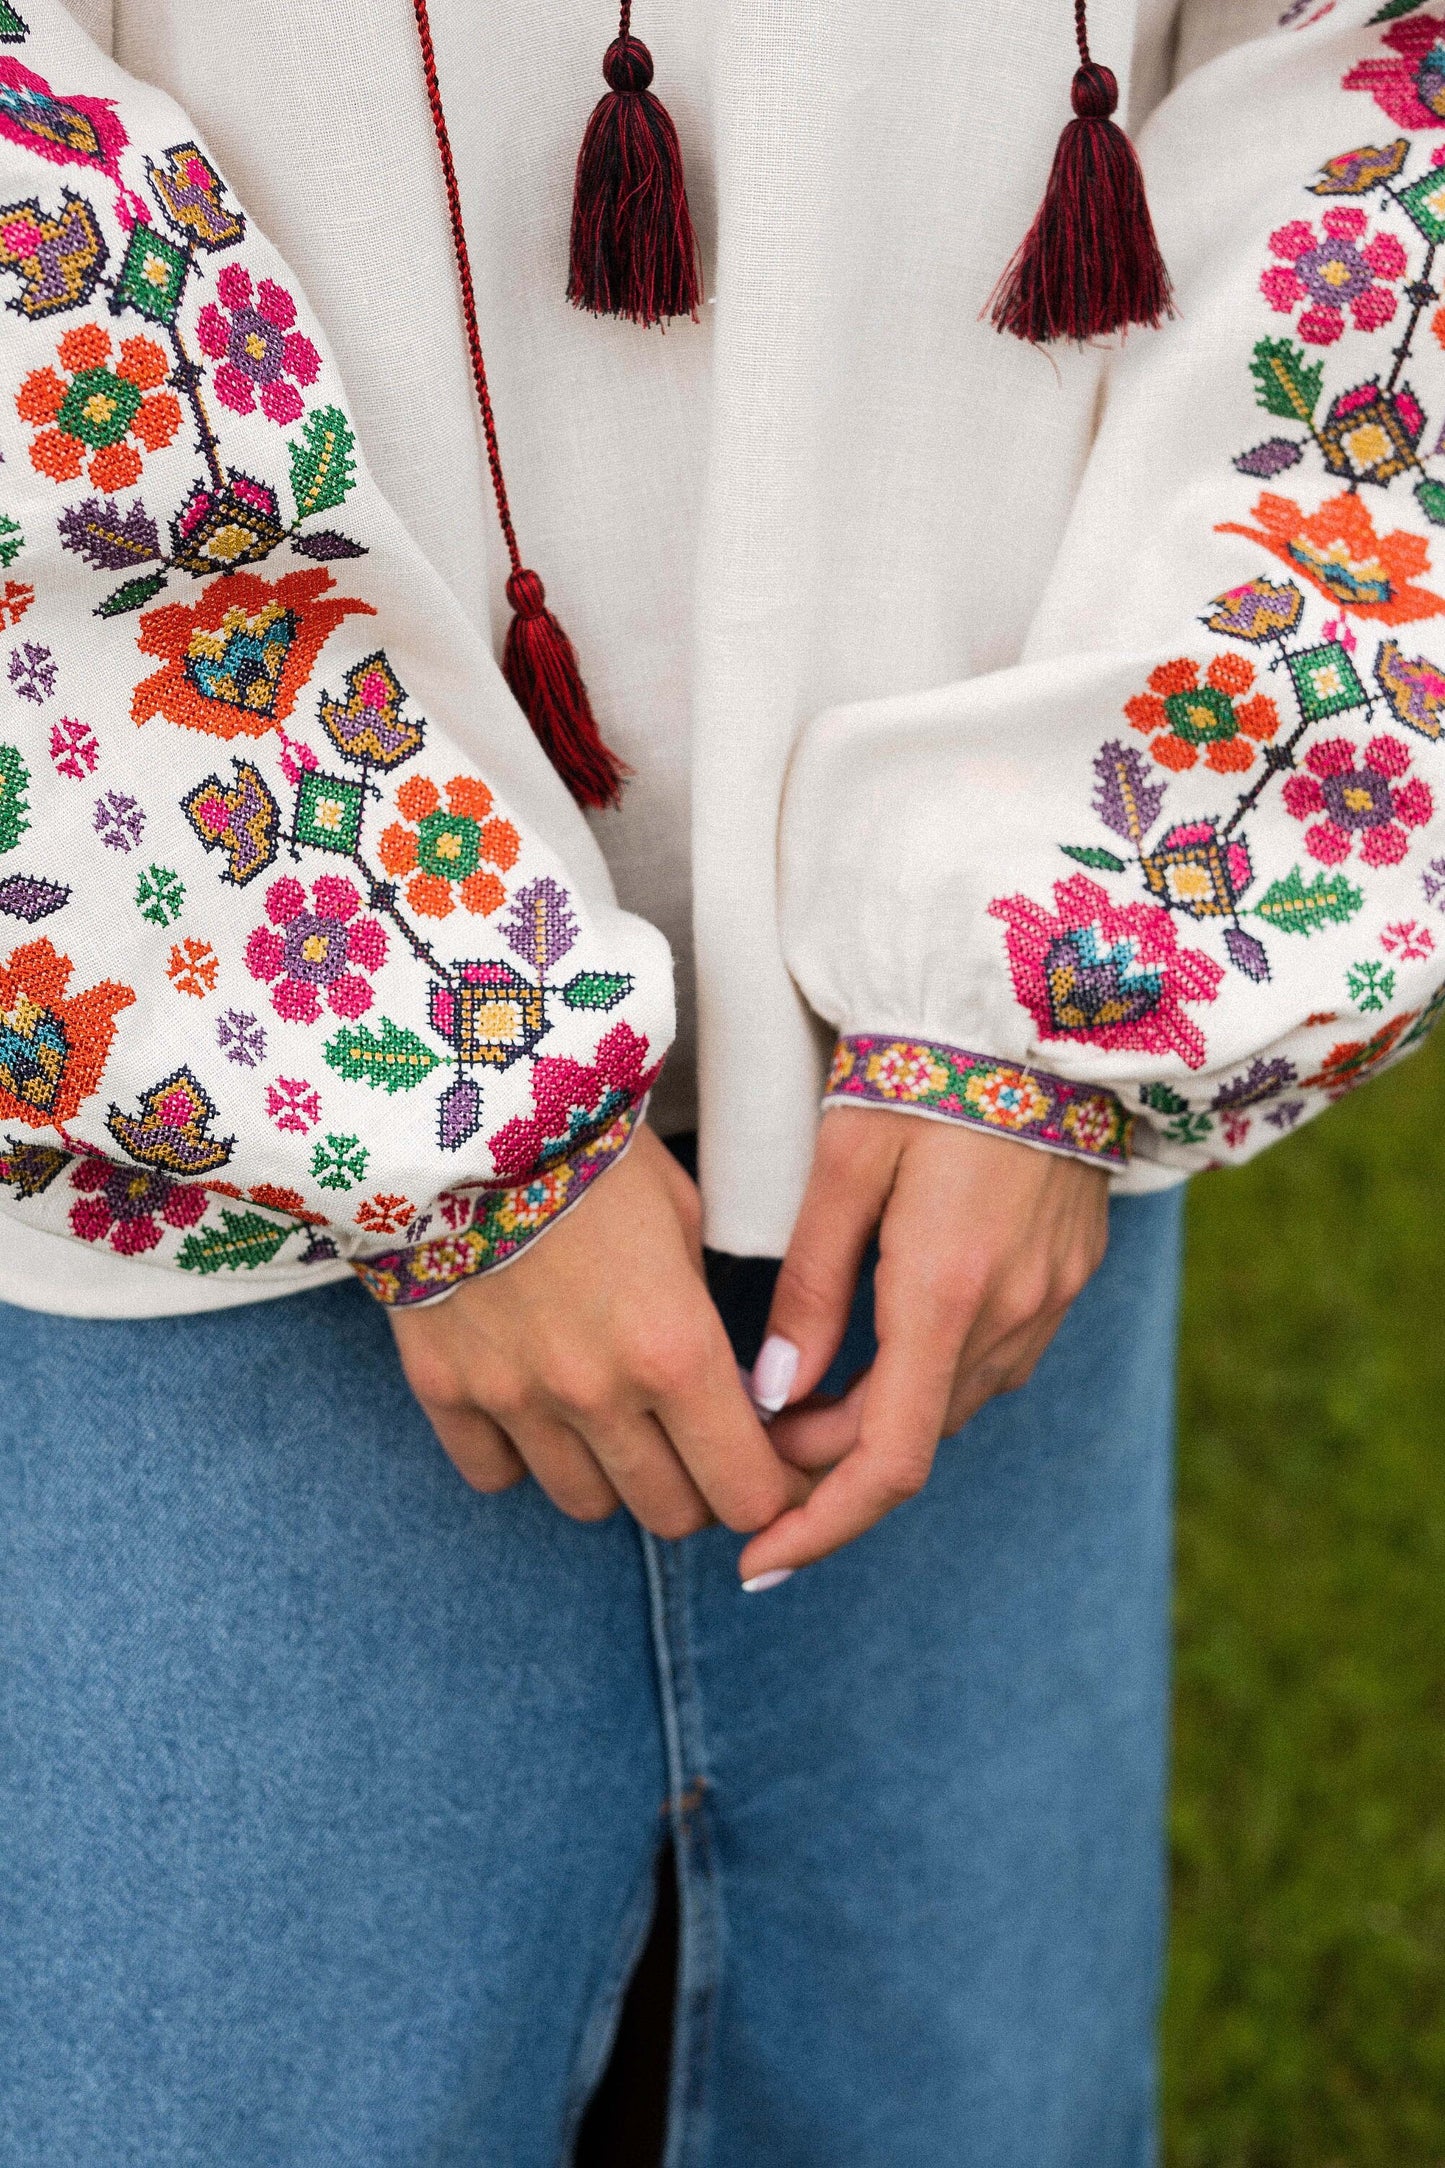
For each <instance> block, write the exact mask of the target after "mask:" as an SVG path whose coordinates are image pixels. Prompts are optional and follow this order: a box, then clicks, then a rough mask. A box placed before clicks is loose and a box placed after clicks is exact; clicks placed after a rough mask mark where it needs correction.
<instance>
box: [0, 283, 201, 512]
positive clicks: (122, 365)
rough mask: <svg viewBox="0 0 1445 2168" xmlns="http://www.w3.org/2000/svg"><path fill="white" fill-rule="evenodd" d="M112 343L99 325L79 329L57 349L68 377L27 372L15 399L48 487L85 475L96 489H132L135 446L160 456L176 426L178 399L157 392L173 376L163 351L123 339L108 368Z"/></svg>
mask: <svg viewBox="0 0 1445 2168" xmlns="http://www.w3.org/2000/svg"><path fill="white" fill-rule="evenodd" d="M113 346H114V342H113V341H112V339H111V336H110V333H109V332H108V331H106V330H104V329H102V327H101V326H100V325H99V324H77V326H76V327H75V329H74V330H73V331H67V332H66V334H65V337H64V338H63V339H62V340H61V342H60V344H59V346H58V347H57V348H56V356H57V358H58V360H59V362H60V364H61V368H62V369H64V371H65V374H64V375H63V376H62V375H61V373H60V370H59V369H32V370H31V372H30V374H29V376H27V377H26V379H25V381H24V383H23V384H22V385H21V387H20V390H19V392H18V393H17V395H16V399H15V409H16V412H17V413H18V414H19V416H20V418H21V420H22V421H26V422H29V423H31V424H32V426H33V427H35V428H37V429H38V430H39V432H40V433H39V435H38V436H37V437H36V438H35V439H34V441H33V442H32V444H31V446H30V463H31V465H32V466H33V467H35V468H37V469H38V471H39V472H40V473H41V474H48V475H49V476H50V479H51V481H52V482H73V481H74V480H75V479H76V477H77V476H78V475H79V474H81V473H82V472H85V473H88V474H89V476H90V479H91V481H92V482H94V484H95V486H96V488H97V489H103V490H105V491H107V492H108V493H110V494H114V492H115V491H116V490H118V489H129V488H130V486H131V484H132V483H133V482H138V481H139V480H140V476H141V469H142V467H143V466H144V464H145V462H144V460H143V459H142V458H141V455H140V453H139V452H138V451H137V450H136V444H137V443H139V444H142V445H144V447H145V449H146V450H147V451H148V452H158V451H159V450H160V449H161V447H162V445H165V444H169V443H170V441H171V439H172V437H173V436H174V435H175V433H176V431H177V430H178V429H179V428H180V426H181V403H180V401H179V399H177V397H176V395H175V393H174V392H171V391H160V390H158V389H157V387H158V386H159V385H161V384H164V382H165V381H166V378H167V376H168V375H169V373H170V364H169V362H168V361H167V359H166V353H165V349H164V347H161V346H157V344H156V342H155V340H154V339H142V338H134V339H122V340H121V342H120V359H119V361H117V362H115V363H114V364H112V361H111V355H112V352H113ZM131 439H134V440H135V442H132V441H131Z"/></svg>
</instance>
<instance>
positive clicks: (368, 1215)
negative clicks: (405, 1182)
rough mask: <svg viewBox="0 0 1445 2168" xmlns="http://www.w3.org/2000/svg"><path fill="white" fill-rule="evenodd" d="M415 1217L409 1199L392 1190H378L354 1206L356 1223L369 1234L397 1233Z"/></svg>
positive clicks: (414, 1207)
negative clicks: (372, 1195)
mask: <svg viewBox="0 0 1445 2168" xmlns="http://www.w3.org/2000/svg"><path fill="white" fill-rule="evenodd" d="M415 1218H416V1206H415V1205H414V1204H413V1203H412V1202H411V1199H410V1198H409V1197H403V1196H401V1195H399V1194H398V1193H397V1192H396V1191H394V1190H378V1192H377V1194H376V1195H375V1196H374V1197H367V1198H365V1199H363V1201H362V1202H361V1203H360V1204H359V1205H358V1206H357V1207H356V1224H357V1226H358V1227H364V1228H365V1229H366V1232H367V1233H368V1234H369V1235H399V1234H400V1233H401V1232H402V1230H403V1229H404V1228H405V1227H408V1226H409V1225H410V1224H411V1222H412V1221H413V1220H414V1219H415Z"/></svg>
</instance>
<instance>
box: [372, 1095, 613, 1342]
mask: <svg viewBox="0 0 1445 2168" xmlns="http://www.w3.org/2000/svg"><path fill="white" fill-rule="evenodd" d="M646 1108H647V1102H646V1100H645V1099H644V1100H642V1101H640V1102H639V1103H638V1104H637V1105H636V1106H631V1107H628V1108H627V1109H626V1111H625V1112H624V1113H622V1114H620V1115H619V1116H618V1117H617V1119H616V1120H615V1121H614V1122H612V1123H611V1124H610V1126H609V1127H608V1128H606V1129H604V1130H603V1131H602V1133H601V1135H600V1136H597V1137H593V1138H592V1139H591V1141H590V1142H589V1143H587V1144H585V1145H584V1146H583V1147H582V1149H581V1151H579V1152H574V1153H573V1155H572V1157H571V1158H570V1159H560V1160H558V1161H557V1162H556V1164H555V1165H554V1166H551V1167H547V1168H544V1169H540V1170H539V1171H538V1172H536V1173H535V1174H533V1175H532V1176H531V1177H530V1178H529V1179H528V1180H527V1181H525V1182H520V1183H518V1184H517V1185H516V1187H515V1188H512V1189H484V1190H479V1191H477V1192H475V1193H472V1194H469V1195H460V1196H458V1197H457V1198H456V1200H455V1205H454V1209H455V1208H457V1207H460V1208H462V1209H463V1210H464V1211H465V1214H466V1218H465V1220H464V1222H463V1224H461V1225H459V1226H457V1227H455V1228H454V1229H453V1230H452V1232H450V1233H448V1234H444V1235H437V1236H435V1237H433V1239H432V1240H431V1241H429V1242H415V1243H413V1244H412V1245H411V1246H410V1248H408V1249H399V1250H387V1251H385V1252H383V1253H382V1254H381V1255H380V1256H377V1257H366V1258H354V1259H353V1260H352V1265H351V1269H352V1271H353V1272H354V1273H355V1274H356V1276H357V1278H358V1279H359V1280H360V1282H361V1284H362V1286H363V1287H364V1288H365V1289H366V1291H367V1293H368V1294H371V1295H374V1296H375V1297H376V1300H377V1301H378V1302H380V1303H383V1304H384V1305H385V1306H386V1308H387V1309H389V1310H399V1309H407V1310H414V1309H418V1308H420V1307H421V1306H422V1305H423V1304H426V1303H433V1302H440V1301H442V1300H443V1299H444V1298H445V1297H446V1296H448V1295H453V1294H455V1293H456V1291H457V1289H458V1288H459V1287H460V1286H461V1284H462V1282H463V1281H464V1280H471V1279H475V1278H476V1276H477V1274H478V1273H481V1272H494V1271H495V1270H496V1269H497V1267H498V1266H500V1265H509V1264H511V1262H512V1260H513V1259H514V1258H516V1257H519V1256H520V1255H521V1253H522V1251H523V1250H525V1249H527V1248H528V1247H530V1245H531V1244H532V1243H533V1242H535V1241H536V1239H537V1237H538V1235H540V1234H545V1233H546V1231H547V1229H548V1228H549V1227H553V1226H555V1225H556V1223H557V1221H558V1220H559V1219H561V1217H562V1215H563V1214H564V1213H565V1212H570V1211H571V1209H572V1207H573V1206H574V1205H575V1204H580V1202H581V1200H582V1198H583V1197H584V1196H585V1195H586V1193H587V1191H588V1190H589V1189H590V1188H591V1187H592V1184H593V1183H594V1182H595V1181H596V1180H597V1177H598V1175H599V1174H602V1173H603V1172H605V1170H606V1169H607V1168H608V1167H610V1166H611V1165H612V1164H613V1162H614V1160H618V1159H620V1158H621V1157H622V1154H623V1153H624V1152H625V1151H626V1149H627V1147H628V1145H629V1144H630V1143H631V1142H632V1138H633V1135H634V1133H635V1131H636V1128H637V1124H638V1122H639V1121H640V1120H641V1118H642V1116H643V1114H644V1113H645V1112H646Z"/></svg>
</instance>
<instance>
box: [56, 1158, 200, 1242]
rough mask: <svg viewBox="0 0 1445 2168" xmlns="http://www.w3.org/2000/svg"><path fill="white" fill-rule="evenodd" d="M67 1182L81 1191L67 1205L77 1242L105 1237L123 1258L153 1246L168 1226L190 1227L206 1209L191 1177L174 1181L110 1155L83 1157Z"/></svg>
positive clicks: (103, 1240)
mask: <svg viewBox="0 0 1445 2168" xmlns="http://www.w3.org/2000/svg"><path fill="white" fill-rule="evenodd" d="M70 1181H71V1186H72V1188H74V1189H78V1190H83V1191H85V1192H86V1194H85V1195H84V1196H83V1197H81V1198H80V1199H78V1200H77V1202H76V1203H75V1204H73V1205H72V1206H71V1208H70V1231H71V1233H72V1234H73V1235H78V1236H79V1238H80V1240H81V1241H82V1242H107V1241H108V1242H109V1244H110V1246H111V1248H112V1249H113V1250H118V1251H119V1252H120V1255H121V1256H122V1257H137V1256H139V1255H140V1254H141V1253H142V1252H143V1251H145V1250H153V1249H154V1248H155V1246H156V1244H157V1243H158V1242H159V1241H160V1239H161V1232H162V1224H161V1223H162V1222H164V1223H165V1225H166V1226H167V1227H194V1226H195V1224H196V1222H197V1220H198V1219H201V1218H202V1217H203V1216H204V1214H205V1210H206V1192H205V1191H204V1190H203V1189H202V1188H200V1187H199V1185H198V1184H196V1183H194V1182H173V1181H171V1180H170V1178H169V1176H167V1175H164V1174H156V1173H154V1172H153V1171H152V1170H151V1169H150V1168H149V1167H121V1166H117V1165H116V1163H115V1162H114V1161H113V1160H109V1159H90V1158H87V1159H83V1160H82V1161H81V1162H80V1164H79V1166H77V1167H73V1168H72V1169H71V1175H70Z"/></svg>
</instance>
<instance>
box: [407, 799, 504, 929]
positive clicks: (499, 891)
mask: <svg viewBox="0 0 1445 2168" xmlns="http://www.w3.org/2000/svg"><path fill="white" fill-rule="evenodd" d="M396 802H397V807H398V809H399V810H400V812H401V814H402V820H400V821H393V822H392V824H391V826H390V827H389V828H387V829H385V830H383V832H382V837H381V844H380V851H381V862H382V864H383V865H384V866H385V868H386V870H387V872H388V873H393V874H398V875H399V874H403V873H405V874H409V875H410V879H409V880H408V881H407V883H406V900H407V902H408V903H409V904H410V905H411V907H412V909H413V911H415V912H417V913H418V915H419V916H420V917H422V918H445V917H446V916H447V915H448V913H449V912H451V911H452V910H454V909H455V907H456V903H457V901H458V900H459V901H460V903H461V906H462V909H463V910H464V911H473V912H475V913H477V914H478V916H480V917H486V916H487V915H488V914H489V913H490V912H492V911H495V910H497V909H498V908H499V907H500V906H501V905H502V904H503V903H505V902H506V900H507V891H506V889H505V888H504V887H503V886H502V883H501V882H500V880H499V879H498V878H497V875H496V874H495V873H492V872H489V871H488V870H487V867H488V866H498V867H500V868H501V870H502V872H503V873H506V872H507V871H508V870H509V869H510V868H511V867H512V866H514V865H515V864H516V862H517V852H518V850H519V849H520V847H521V843H520V838H519V837H518V835H517V831H516V829H515V828H514V827H513V826H512V824H511V822H510V821H505V820H497V819H488V817H487V816H488V815H489V814H490V813H491V810H492V794H491V792H490V791H489V790H488V788H487V786H486V784H485V783H484V782H482V781H481V779H480V777H478V776H474V775H454V776H453V777H452V779H451V781H450V782H449V783H448V784H447V786H446V805H445V807H443V805H442V794H441V792H440V791H439V790H438V789H437V787H436V785H435V783H433V782H430V781H429V780H428V778H427V777H426V776H424V775H414V776H412V777H410V778H409V780H408V781H407V782H405V783H403V784H402V786H401V788H400V790H398V792H397V794H396ZM403 822H408V823H410V824H411V825H410V826H404V825H403ZM484 860H485V861H486V865H484V864H483V861H484ZM453 891H455V895H454V894H453Z"/></svg>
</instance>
